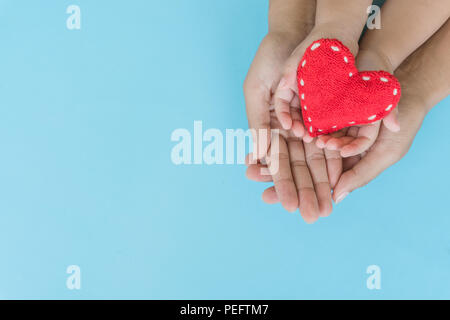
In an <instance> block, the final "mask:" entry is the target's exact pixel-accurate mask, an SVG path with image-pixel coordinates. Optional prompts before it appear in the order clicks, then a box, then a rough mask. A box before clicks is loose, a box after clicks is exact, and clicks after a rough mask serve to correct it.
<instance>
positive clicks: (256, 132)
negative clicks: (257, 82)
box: [244, 84, 270, 159]
mask: <svg viewBox="0 0 450 320" xmlns="http://www.w3.org/2000/svg"><path fill="white" fill-rule="evenodd" d="M244 95H245V104H246V110H247V118H248V124H249V127H250V130H251V132H252V138H253V148H254V153H253V156H255V159H256V158H257V159H261V158H263V157H265V156H266V154H267V150H268V148H269V144H270V111H269V102H270V96H269V94H268V93H267V92H266V90H265V89H261V88H260V87H258V86H251V85H248V84H246V86H245V88H244Z"/></svg>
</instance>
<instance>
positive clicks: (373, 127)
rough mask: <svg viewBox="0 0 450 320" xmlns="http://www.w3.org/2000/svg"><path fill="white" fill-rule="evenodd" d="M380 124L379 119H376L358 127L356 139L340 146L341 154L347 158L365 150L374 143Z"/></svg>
mask: <svg viewBox="0 0 450 320" xmlns="http://www.w3.org/2000/svg"><path fill="white" fill-rule="evenodd" d="M380 125H381V123H380V121H377V122H376V123H372V124H369V125H365V126H362V127H361V128H359V130H358V134H357V137H356V139H355V140H353V141H351V142H350V143H349V144H347V145H344V146H342V147H341V156H342V157H344V158H347V157H351V156H355V155H357V154H360V153H363V152H364V151H367V150H368V149H369V148H370V147H371V146H372V145H373V144H374V143H375V140H376V139H377V137H378V133H379V132H380Z"/></svg>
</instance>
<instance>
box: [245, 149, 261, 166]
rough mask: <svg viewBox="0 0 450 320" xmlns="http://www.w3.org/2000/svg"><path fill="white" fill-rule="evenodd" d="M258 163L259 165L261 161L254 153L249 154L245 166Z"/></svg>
mask: <svg viewBox="0 0 450 320" xmlns="http://www.w3.org/2000/svg"><path fill="white" fill-rule="evenodd" d="M257 163H259V160H258V159H257V157H255V156H254V155H253V152H250V153H249V154H247V155H246V156H245V165H246V166H249V165H251V164H257Z"/></svg>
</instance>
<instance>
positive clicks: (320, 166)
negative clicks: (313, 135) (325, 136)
mask: <svg viewBox="0 0 450 320" xmlns="http://www.w3.org/2000/svg"><path fill="white" fill-rule="evenodd" d="M304 146H305V156H306V163H307V164H308V168H309V172H310V173H311V177H312V180H313V183H314V190H315V192H316V196H317V200H318V202H319V216H321V217H327V216H329V215H330V214H331V211H333V204H332V201H331V187H330V182H329V180H328V171H327V164H326V161H325V154H324V152H323V150H321V149H319V148H317V147H316V145H315V144H314V143H305V144H304Z"/></svg>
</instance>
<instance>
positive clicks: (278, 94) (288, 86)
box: [274, 74, 297, 130]
mask: <svg viewBox="0 0 450 320" xmlns="http://www.w3.org/2000/svg"><path fill="white" fill-rule="evenodd" d="M296 91H297V90H296V83H295V74H294V76H293V75H292V74H290V75H286V76H284V77H283V78H282V79H281V81H280V83H279V84H278V88H277V90H276V91H275V95H274V103H275V114H276V115H277V118H278V120H279V121H280V124H281V126H282V127H283V129H285V130H290V129H291V127H292V116H291V102H292V101H293V100H294V97H295V95H296Z"/></svg>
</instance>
